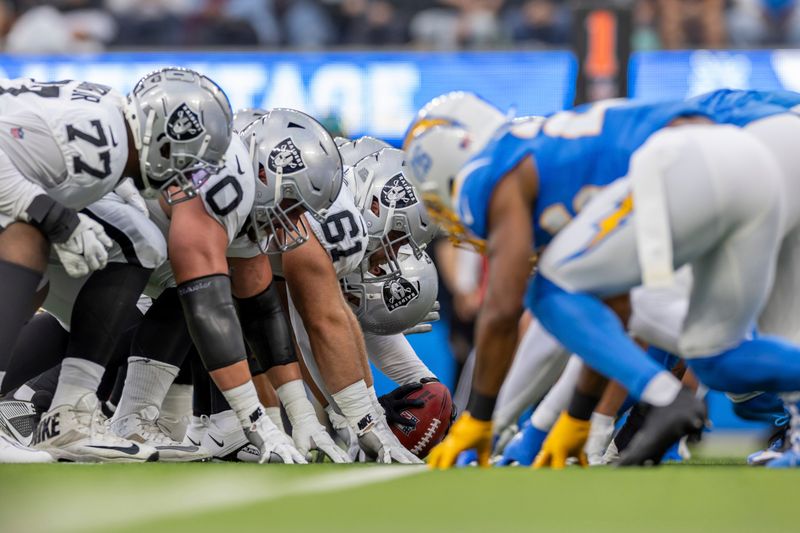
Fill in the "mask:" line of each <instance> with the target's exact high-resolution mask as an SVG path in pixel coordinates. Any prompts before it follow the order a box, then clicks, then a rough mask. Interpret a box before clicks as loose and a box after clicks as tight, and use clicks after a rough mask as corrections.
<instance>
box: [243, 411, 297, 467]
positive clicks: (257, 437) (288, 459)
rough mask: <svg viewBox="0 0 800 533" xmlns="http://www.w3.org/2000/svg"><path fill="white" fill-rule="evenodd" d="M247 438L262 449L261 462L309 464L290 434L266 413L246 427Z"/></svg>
mask: <svg viewBox="0 0 800 533" xmlns="http://www.w3.org/2000/svg"><path fill="white" fill-rule="evenodd" d="M244 433H245V435H247V438H248V439H249V440H250V442H252V443H253V444H255V445H256V446H258V448H259V449H260V450H261V460H260V461H259V462H260V463H285V464H295V463H296V464H307V461H306V459H305V457H303V455H302V454H301V453H300V452H299V451H297V449H296V448H295V447H294V442H292V439H291V438H289V436H288V435H287V434H286V433H284V432H283V431H281V430H280V429H278V427H277V426H276V425H275V423H274V422H272V420H270V419H269V417H268V416H267V415H266V414H264V415H262V416H261V418H259V419H258V420H256V421H255V422H253V424H251V425H250V427H249V428H247V429H245V432H244Z"/></svg>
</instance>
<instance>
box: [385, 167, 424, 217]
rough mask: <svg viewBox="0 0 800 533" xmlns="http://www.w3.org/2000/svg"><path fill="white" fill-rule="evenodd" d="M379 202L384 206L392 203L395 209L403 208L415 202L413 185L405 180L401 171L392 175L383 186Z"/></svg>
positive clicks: (415, 196)
mask: <svg viewBox="0 0 800 533" xmlns="http://www.w3.org/2000/svg"><path fill="white" fill-rule="evenodd" d="M381 203H382V204H383V205H385V206H386V207H391V206H392V205H394V207H395V209H404V208H406V207H409V206H412V205H414V204H415V203H417V195H416V194H414V187H413V186H412V185H411V184H410V183H409V182H408V180H406V177H405V176H403V173H402V172H399V173H397V174H395V175H394V176H392V178H391V179H390V180H389V181H387V182H386V185H384V186H383V190H382V191H381Z"/></svg>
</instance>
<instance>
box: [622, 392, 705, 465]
mask: <svg viewBox="0 0 800 533" xmlns="http://www.w3.org/2000/svg"><path fill="white" fill-rule="evenodd" d="M705 421H706V405H705V403H703V401H702V400H700V399H698V398H697V397H695V395H694V392H692V391H691V390H689V389H687V388H682V389H681V391H680V392H679V393H678V396H677V397H676V398H675V400H673V401H672V403H670V404H669V405H665V406H663V407H656V406H651V407H649V408H648V410H647V414H646V416H645V419H644V423H643V424H642V427H641V429H640V430H639V431H638V432H637V433H636V435H635V436H634V437H633V439H631V443H630V444H629V445H628V447H627V448H626V449H625V451H623V452H622V455H621V456H620V459H619V463H618V464H619V466H637V465H638V466H645V465H657V464H659V462H661V459H662V457H664V454H665V453H666V451H667V450H668V449H669V447H670V446H672V444H673V443H675V442H676V441H677V440H679V439H680V438H681V437H683V436H684V435H687V434H693V433H700V432H701V431H702V430H703V427H705Z"/></svg>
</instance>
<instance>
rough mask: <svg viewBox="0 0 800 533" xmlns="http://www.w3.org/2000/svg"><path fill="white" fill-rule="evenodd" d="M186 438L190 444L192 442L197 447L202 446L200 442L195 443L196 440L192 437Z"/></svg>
mask: <svg viewBox="0 0 800 533" xmlns="http://www.w3.org/2000/svg"><path fill="white" fill-rule="evenodd" d="M186 438H187V439H188V440H189V442H191V443H192V444H194V445H195V446H200V443H199V442H195V440H194V439H193V438H192V437H186Z"/></svg>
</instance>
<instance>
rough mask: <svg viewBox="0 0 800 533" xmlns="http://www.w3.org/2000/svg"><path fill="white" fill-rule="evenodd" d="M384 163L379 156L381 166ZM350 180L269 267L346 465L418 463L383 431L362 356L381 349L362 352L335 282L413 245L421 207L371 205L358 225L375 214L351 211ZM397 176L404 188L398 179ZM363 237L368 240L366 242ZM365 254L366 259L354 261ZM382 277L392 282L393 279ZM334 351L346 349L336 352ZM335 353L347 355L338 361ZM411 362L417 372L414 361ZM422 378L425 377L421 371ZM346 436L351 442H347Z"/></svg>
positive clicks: (363, 144)
mask: <svg viewBox="0 0 800 533" xmlns="http://www.w3.org/2000/svg"><path fill="white" fill-rule="evenodd" d="M372 142H373V141H370V140H367V139H364V140H359V141H356V142H355V143H352V144H353V145H359V146H360V147H361V148H359V147H358V146H355V147H353V146H351V147H348V148H345V147H344V146H343V147H342V149H343V151H344V152H345V154H347V156H348V157H352V158H355V157H356V156H358V155H360V154H359V153H358V151H359V150H365V151H366V150H367V148H366V147H367V144H368V143H372ZM354 148H355V149H354ZM370 148H371V146H370ZM395 152H396V151H395ZM389 156H390V154H388V153H387V159H389ZM363 170H364V172H366V173H368V174H369V176H370V179H371V178H372V172H373V170H374V169H372V168H367V167H366V166H365V167H364V168H363ZM397 170H399V166H398V168H397ZM357 173H358V169H356V170H355V171H354V172H353V171H348V173H347V176H348V177H347V179H348V180H349V181H348V187H343V188H342V191H341V192H340V194H339V197H338V198H337V200H336V202H335V203H334V205H333V206H332V207H331V210H330V211H329V213H328V215H327V217H326V218H325V219H324V220H323V221H317V220H313V219H310V218H309V217H305V219H304V222H305V223H306V224H307V225H308V227H309V228H310V231H308V233H307V234H308V243H306V244H304V245H303V246H300V247H297V248H296V249H294V250H291V251H289V252H285V253H283V254H282V255H281V257H280V264H276V265H274V267H275V269H276V272H277V271H279V272H280V274H281V275H282V276H283V278H285V279H286V282H287V287H288V292H289V309H290V317H291V320H292V325H293V328H294V331H295V335H296V337H297V340H298V344H299V346H300V348H301V353H303V356H304V361H305V363H306V366H307V367H308V368H309V371H310V373H311V375H312V376H313V377H314V379H315V381H316V384H317V385H318V386H319V388H320V389H321V390H322V392H323V393H324V396H325V400H324V401H325V402H326V403H328V408H327V411H328V414H329V417H330V418H331V421H332V423H333V425H334V428H335V429H336V430H337V433H338V435H339V438H340V441H341V442H342V443H343V444H344V445H345V446H346V447H347V449H348V451H349V452H350V456H351V458H353V459H354V458H355V457H356V456H357V455H358V453H359V450H360V449H361V450H363V451H364V452H366V454H367V455H369V456H370V457H372V458H374V459H376V460H378V461H380V462H391V461H399V462H406V463H408V462H418V460H417V459H416V457H414V456H413V455H411V454H410V453H409V452H408V451H407V450H405V448H404V447H403V446H402V445H401V444H400V443H399V442H398V441H397V439H396V437H395V436H394V435H393V434H392V433H391V431H390V430H389V428H388V426H387V425H386V421H385V418H384V413H383V408H382V407H381V404H380V403H379V401H378V399H377V396H376V394H375V392H374V388H373V387H372V382H371V381H372V376H371V372H370V370H369V366H368V365H367V353H369V354H370V355H371V354H373V353H376V352H386V346H383V347H382V348H378V349H377V350H375V349H373V348H374V347H373V346H369V345H367V346H365V345H364V337H363V336H362V333H361V328H360V327H359V324H358V322H357V320H356V318H355V317H354V316H353V312H352V311H351V310H350V308H349V307H348V304H347V303H346V301H345V299H344V298H343V296H342V292H341V289H340V286H339V282H338V278H340V277H344V276H345V275H347V274H349V273H351V272H353V271H354V270H356V269H357V268H358V267H359V265H361V264H362V263H363V262H368V261H369V260H370V259H369V258H370V257H371V258H372V260H373V261H374V262H375V263H374V264H373V265H372V266H378V265H380V264H381V263H384V264H385V263H388V262H389V259H388V258H387V256H388V255H391V257H394V254H396V252H397V248H399V247H400V245H401V244H403V243H405V242H414V241H415V239H414V237H417V238H420V237H418V235H419V233H420V232H422V233H425V232H426V231H428V232H429V231H430V230H429V229H428V230H425V229H423V227H422V226H420V224H419V222H417V226H414V225H413V223H411V222H410V221H413V220H414V219H413V218H410V215H416V216H417V217H419V216H420V213H422V214H423V216H425V217H426V215H425V214H424V211H423V210H421V204H419V203H414V204H413V206H412V205H411V203H408V202H405V203H403V202H401V203H398V202H397V201H396V200H393V201H392V202H391V205H386V206H378V205H374V209H375V211H382V212H379V213H378V214H377V216H378V219H376V220H368V221H366V222H365V220H364V218H365V217H366V216H369V215H365V211H366V210H370V214H371V216H372V217H373V219H374V218H375V217H376V214H375V213H373V212H372V211H371V209H372V207H373V204H372V203H371V204H370V207H368V208H366V210H359V209H358V208H357V207H356V204H355V199H354V197H353V194H352V191H351V189H350V188H349V187H351V186H353V183H352V180H355V179H359V178H356V176H355V174H357ZM396 174H397V173H396V172H395V173H393V174H391V175H385V176H383V177H382V178H381V179H383V180H384V181H383V182H386V180H387V178H392V177H395V178H397V176H396ZM399 176H400V178H402V179H403V182H404V183H407V182H405V181H404V180H405V178H403V177H402V174H399ZM383 182H382V183H383ZM398 183H399V182H398ZM408 186H409V187H411V185H410V184H408ZM409 190H410V189H409ZM379 191H380V189H379ZM370 198H371V197H370ZM414 198H416V197H414ZM384 200H386V199H384ZM376 202H377V200H376ZM414 202H416V199H415V201H414ZM392 213H394V215H393V214H392ZM381 216H382V218H381ZM426 218H427V217H426ZM390 223H391V224H392V226H389V224H390ZM389 227H394V228H396V229H397V230H396V235H393V236H392V238H393V241H392V242H389V240H388V239H389V237H388V234H389V229H388V228H389ZM412 227H413V228H417V227H418V228H419V229H412ZM412 232H413V233H412ZM370 235H373V238H372V239H370ZM421 238H422V239H428V237H421ZM422 244H423V245H424V243H422ZM379 248H380V253H378V249H379ZM365 252H367V253H369V257H368V258H366V259H362V258H364V256H365ZM279 269H280V270H279ZM385 269H386V270H390V271H391V272H397V273H399V270H397V265H396V262H395V264H394V265H391V266H389V265H386V266H385ZM379 272H381V271H380V270H379ZM384 275H385V276H389V277H392V278H394V277H395V276H394V275H393V274H384ZM387 279H388V278H387ZM321 291H325V292H321ZM321 294H324V295H326V296H321ZM320 298H322V299H324V300H325V301H327V302H335V305H330V306H329V309H328V310H327V311H326V313H320V312H319V310H318V309H317V306H316V302H318V301H319V300H320ZM425 313H427V311H425ZM337 341H338V342H337ZM403 341H405V339H403ZM342 346H345V347H347V349H342ZM342 353H346V354H351V355H350V356H349V357H347V358H343V357H342V355H341V354H342ZM404 353H405V352H404ZM412 353H413V351H412ZM312 354H313V355H312ZM414 359H415V360H416V361H417V362H418V363H419V364H420V365H421V362H419V361H418V359H417V358H416V356H414ZM421 366H422V367H423V368H424V365H421ZM425 370H427V369H425ZM423 373H425V374H429V371H428V372H423ZM353 436H355V438H351V437H353ZM359 447H360V448H359Z"/></svg>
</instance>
